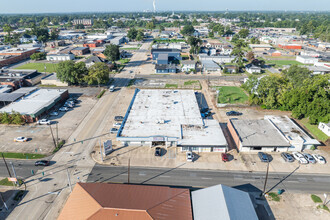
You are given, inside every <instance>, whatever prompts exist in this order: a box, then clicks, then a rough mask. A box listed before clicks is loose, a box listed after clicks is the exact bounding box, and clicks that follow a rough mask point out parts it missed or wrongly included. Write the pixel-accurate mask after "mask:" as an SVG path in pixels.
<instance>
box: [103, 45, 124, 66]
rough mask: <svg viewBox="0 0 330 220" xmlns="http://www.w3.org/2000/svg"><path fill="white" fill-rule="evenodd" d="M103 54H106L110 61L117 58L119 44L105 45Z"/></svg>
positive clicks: (118, 56)
mask: <svg viewBox="0 0 330 220" xmlns="http://www.w3.org/2000/svg"><path fill="white" fill-rule="evenodd" d="M104 55H106V56H107V58H108V59H109V60H111V61H112V62H114V61H116V60H119V58H120V52H119V46H117V45H114V44H110V45H107V46H106V48H105V50H104Z"/></svg>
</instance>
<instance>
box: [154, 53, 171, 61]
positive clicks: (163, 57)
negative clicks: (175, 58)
mask: <svg viewBox="0 0 330 220" xmlns="http://www.w3.org/2000/svg"><path fill="white" fill-rule="evenodd" d="M168 63H169V62H168V54H167V53H162V54H159V56H158V57H157V64H168Z"/></svg>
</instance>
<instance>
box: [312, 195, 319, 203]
mask: <svg viewBox="0 0 330 220" xmlns="http://www.w3.org/2000/svg"><path fill="white" fill-rule="evenodd" d="M311 198H312V200H313V202H315V203H322V199H321V198H320V197H318V196H317V195H311Z"/></svg>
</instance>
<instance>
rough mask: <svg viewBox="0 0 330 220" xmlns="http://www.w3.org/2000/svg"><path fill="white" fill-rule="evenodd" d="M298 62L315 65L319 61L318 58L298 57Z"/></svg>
mask: <svg viewBox="0 0 330 220" xmlns="http://www.w3.org/2000/svg"><path fill="white" fill-rule="evenodd" d="M296 61H298V62H300V63H303V64H315V63H317V62H318V61H319V59H318V58H315V57H310V56H297V57H296Z"/></svg>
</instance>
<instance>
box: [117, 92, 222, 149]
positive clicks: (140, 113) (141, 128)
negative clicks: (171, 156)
mask: <svg viewBox="0 0 330 220" xmlns="http://www.w3.org/2000/svg"><path fill="white" fill-rule="evenodd" d="M117 140H119V141H122V142H124V143H127V144H128V143H129V144H134V143H135V144H140V145H143V143H144V144H150V145H151V146H152V145H153V144H155V143H156V142H157V143H159V142H163V143H164V144H166V146H168V145H179V146H187V147H190V146H198V147H203V146H204V147H205V146H207V147H209V148H210V147H223V148H226V146H227V142H226V139H225V137H224V135H223V132H222V130H221V128H220V126H219V123H218V122H217V121H215V120H203V119H202V117H201V113H200V111H199V107H198V103H197V99H196V96H195V93H194V91H193V90H165V89H162V90H151V89H144V90H138V89H137V90H136V92H135V95H134V97H133V100H132V102H131V105H130V107H129V109H128V110H127V113H126V116H125V119H124V121H123V123H122V126H121V128H120V131H119V132H118V135H117ZM185 149H186V148H185ZM186 150H189V149H186Z"/></svg>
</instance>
